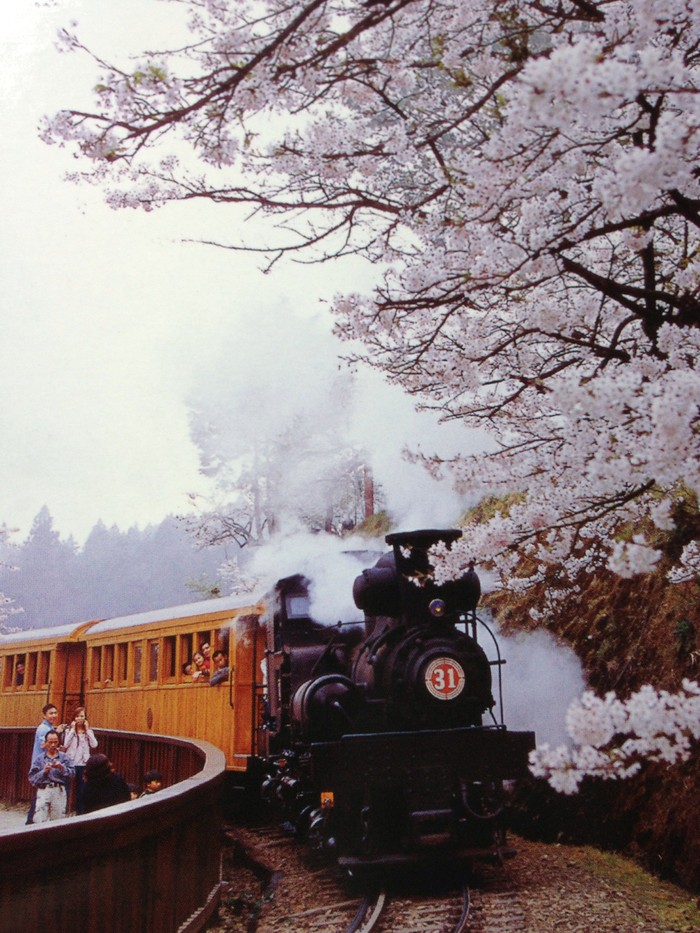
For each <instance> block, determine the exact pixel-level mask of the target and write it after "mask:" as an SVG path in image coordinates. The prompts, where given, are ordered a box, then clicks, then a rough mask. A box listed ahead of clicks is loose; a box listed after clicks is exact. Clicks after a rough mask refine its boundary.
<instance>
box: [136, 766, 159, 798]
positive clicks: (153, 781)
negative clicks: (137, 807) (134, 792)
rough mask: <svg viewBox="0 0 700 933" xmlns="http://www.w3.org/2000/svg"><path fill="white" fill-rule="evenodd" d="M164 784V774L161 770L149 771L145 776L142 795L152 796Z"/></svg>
mask: <svg viewBox="0 0 700 933" xmlns="http://www.w3.org/2000/svg"><path fill="white" fill-rule="evenodd" d="M162 786H163V775H162V774H161V773H160V771H147V772H146V774H144V776H143V790H142V791H141V794H140V797H150V796H151V794H155V793H157V792H158V791H159V790H160V789H161V787H162Z"/></svg>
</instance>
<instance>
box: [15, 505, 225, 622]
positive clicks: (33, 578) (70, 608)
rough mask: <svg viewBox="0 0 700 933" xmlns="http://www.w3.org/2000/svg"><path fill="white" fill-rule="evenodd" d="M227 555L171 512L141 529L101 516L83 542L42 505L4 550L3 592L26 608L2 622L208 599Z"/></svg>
mask: <svg viewBox="0 0 700 933" xmlns="http://www.w3.org/2000/svg"><path fill="white" fill-rule="evenodd" d="M233 549H234V550H236V551H238V548H236V547H234V548H233ZM229 556H231V555H230V554H229V549H227V548H226V547H225V546H223V545H220V546H218V547H205V548H198V547H197V546H196V545H195V544H194V542H193V540H192V537H191V535H190V534H189V533H188V532H187V531H186V529H185V527H184V524H183V523H182V522H181V521H179V520H178V519H177V518H175V517H173V516H170V517H168V518H166V519H164V520H163V522H161V524H160V525H155V526H149V527H147V528H145V529H144V530H143V531H141V530H139V529H137V528H130V529H129V530H128V531H125V532H123V531H120V530H119V529H118V528H117V527H116V526H113V527H111V528H107V527H106V526H105V525H104V524H103V523H102V522H98V523H97V524H96V525H95V527H94V528H93V529H92V531H91V532H90V535H89V536H88V538H87V540H86V542H85V545H84V546H83V547H82V548H79V547H78V546H77V545H76V543H75V541H73V539H72V538H68V539H67V540H63V539H61V537H60V534H59V532H58V531H56V530H55V529H54V527H53V518H52V516H51V513H50V512H49V510H48V509H47V508H46V507H44V508H43V509H42V510H41V511H40V512H39V514H38V515H37V517H36V518H35V519H34V523H33V525H32V529H31V531H30V533H29V535H28V536H27V538H26V540H25V541H24V542H23V543H21V544H19V545H15V546H13V547H2V548H0V562H2V564H1V565H0V593H4V594H5V595H6V596H8V597H10V598H11V599H12V600H13V604H12V605H13V607H16V608H21V610H22V611H21V612H17V613H14V614H12V615H10V616H9V617H8V618H7V619H6V621H5V625H6V626H8V627H12V628H21V629H30V628H32V629H35V628H45V627H51V626H54V625H64V624H67V623H73V622H75V623H79V622H83V621H88V620H90V619H98V618H99V619H104V618H110V617H113V616H121V615H128V614H130V613H135V612H145V611H147V610H149V609H158V608H161V607H166V606H176V605H181V604H183V603H192V602H197V601H198V600H200V599H207V598H210V597H211V596H215V595H218V589H217V578H218V568H219V566H220V565H221V564H222V563H223V562H224V561H225V560H226V558H227V557H229ZM221 595H226V594H225V593H223V592H222V593H221Z"/></svg>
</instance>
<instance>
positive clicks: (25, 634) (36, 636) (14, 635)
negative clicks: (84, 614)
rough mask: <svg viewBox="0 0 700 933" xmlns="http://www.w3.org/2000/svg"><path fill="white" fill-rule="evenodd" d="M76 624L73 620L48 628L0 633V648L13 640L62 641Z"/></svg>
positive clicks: (73, 630)
mask: <svg viewBox="0 0 700 933" xmlns="http://www.w3.org/2000/svg"><path fill="white" fill-rule="evenodd" d="M76 628H78V626H77V625H76V624H75V622H71V624H70V625H54V626H52V627H50V628H28V629H22V631H20V632H9V633H7V634H4V635H0V648H1V647H4V646H5V645H12V644H14V643H15V642H26V641H62V640H64V639H68V638H70V636H71V635H72V634H73V633H74V632H75V630H76Z"/></svg>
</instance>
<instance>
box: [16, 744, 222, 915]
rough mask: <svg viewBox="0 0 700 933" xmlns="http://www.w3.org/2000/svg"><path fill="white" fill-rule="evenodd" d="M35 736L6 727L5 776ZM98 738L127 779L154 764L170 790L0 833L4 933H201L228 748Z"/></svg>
mask: <svg viewBox="0 0 700 933" xmlns="http://www.w3.org/2000/svg"><path fill="white" fill-rule="evenodd" d="M32 735H33V731H32V730H17V729H13V730H10V729H0V768H2V771H3V772H4V771H6V770H7V767H8V766H9V765H10V763H11V762H12V760H13V759H14V761H15V764H17V755H18V754H19V755H21V757H22V758H23V759H24V758H25V757H27V756H28V750H29V749H30V747H31V739H32ZM99 738H100V748H101V749H102V750H103V751H105V753H106V754H108V755H109V756H110V758H111V759H112V760H113V762H114V764H115V767H116V768H117V770H119V771H121V773H123V774H124V776H125V777H127V780H129V779H130V778H133V777H134V772H136V771H138V773H139V774H142V772H143V769H144V767H146V765H148V766H149V767H159V768H160V770H162V771H163V775H164V778H165V784H166V785H170V786H165V787H164V789H163V790H161V791H159V792H158V793H157V794H155V795H153V796H152V797H149V798H144V799H141V800H135V801H132V802H130V803H125V804H120V805H119V806H116V807H109V808H107V809H106V810H102V811H98V812H97V813H93V814H87V815H86V816H80V817H71V818H69V819H65V820H59V821H55V822H51V823H44V824H39V825H35V826H28V827H25V828H24V829H23V830H20V831H19V832H15V833H9V834H6V835H3V836H0V904H1V905H2V910H1V911H0V933H26V931H27V930H41V929H44V928H46V927H47V925H48V926H49V927H50V928H51V929H52V930H61V931H63V930H65V931H71V933H195V931H197V930H200V929H202V927H203V926H204V925H205V924H206V922H207V921H208V919H209V918H210V916H211V914H212V913H213V911H214V910H215V908H216V906H217V904H218V900H219V891H220V872H221V843H222V833H221V820H222V812H221V808H222V786H223V779H224V774H225V759H224V756H223V754H222V753H221V751H220V750H219V749H217V748H215V747H213V746H212V745H209V744H208V743H203V742H196V743H195V742H189V741H184V740H181V739H171V738H168V737H165V736H144V735H126V734H115V733H112V732H101V733H100V736H99ZM19 739H21V740H22V742H19V743H18V740H19ZM27 741H28V742H29V744H28V745H27V746H26V747H24V743H25V742H27ZM18 745H21V746H22V747H21V748H19V750H18ZM14 770H17V768H16V767H15V769H14ZM25 774H26V772H25Z"/></svg>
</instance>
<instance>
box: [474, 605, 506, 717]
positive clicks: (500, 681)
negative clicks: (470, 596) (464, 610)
mask: <svg viewBox="0 0 700 933" xmlns="http://www.w3.org/2000/svg"><path fill="white" fill-rule="evenodd" d="M474 620H475V621H477V622H478V623H479V625H481V626H483V627H484V628H485V629H486V631H487V632H488V633H489V635H490V636H491V641H492V642H493V646H494V648H495V649H496V660H495V661H489V664H490V665H491V666H493V667H497V668H498V706H499V709H500V711H501V726H504V725H505V721H506V719H505V710H504V709H503V675H502V673H501V672H502V670H503V665H504V664H505V663H506V662H505V660H504V659H503V658H502V657H501V646H500V645H499V644H498V639H497V638H496V636H495V635H494V634H493V632H492V631H491V629H490V628H489V626H488V625H487V624H486V623H485V622H484V620H483V619H482V618H481V616H478V615H477V614H476V612H474V613H473V616H472V622H473V621H474ZM491 717H492V718H493V720H494V722H495V721H496V717H495V716H494V715H493V710H491Z"/></svg>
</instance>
